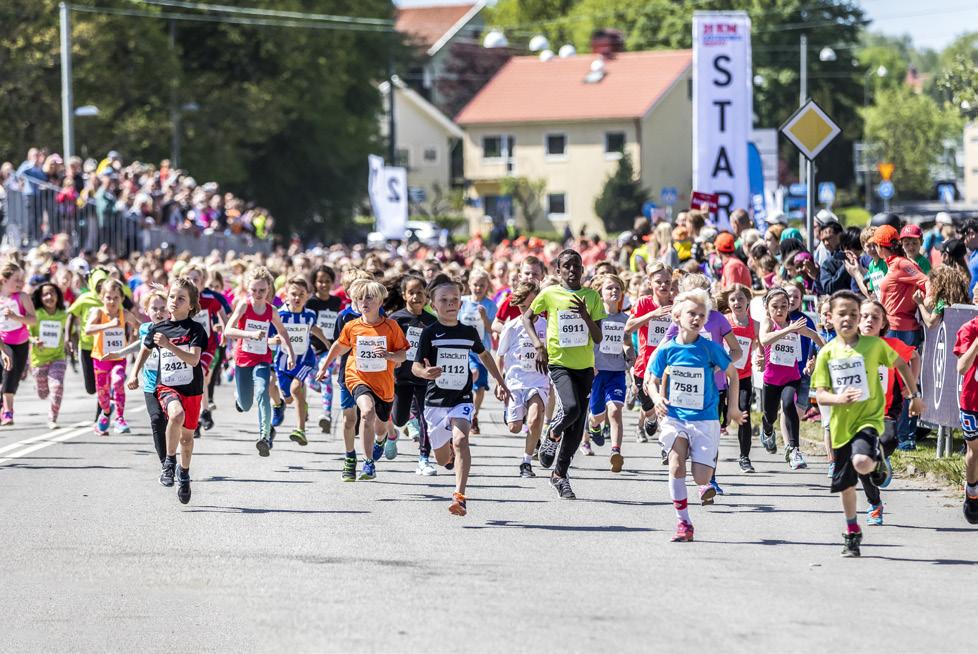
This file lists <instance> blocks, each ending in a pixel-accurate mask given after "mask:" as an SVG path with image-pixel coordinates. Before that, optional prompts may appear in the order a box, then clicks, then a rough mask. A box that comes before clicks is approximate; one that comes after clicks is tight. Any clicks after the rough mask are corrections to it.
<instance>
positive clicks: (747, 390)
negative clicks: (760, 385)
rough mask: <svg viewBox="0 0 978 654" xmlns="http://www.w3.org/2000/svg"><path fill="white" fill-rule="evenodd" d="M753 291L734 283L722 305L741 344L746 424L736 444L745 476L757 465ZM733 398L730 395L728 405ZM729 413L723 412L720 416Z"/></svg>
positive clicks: (740, 400) (742, 405) (741, 395)
mask: <svg viewBox="0 0 978 654" xmlns="http://www.w3.org/2000/svg"><path fill="white" fill-rule="evenodd" d="M750 300H751V292H750V289H749V288H747V287H746V286H744V285H743V284H732V285H731V286H730V287H729V288H727V289H726V290H725V291H724V292H723V295H722V298H721V302H722V304H724V305H726V307H727V320H728V321H729V322H730V327H731V328H732V329H733V335H734V338H736V339H737V343H738V344H739V345H740V358H738V359H737V360H736V361H734V367H735V368H737V376H738V378H739V380H740V381H739V383H738V392H737V408H739V409H740V413H741V414H742V415H743V416H744V421H743V422H741V423H740V425H739V426H738V428H737V442H738V444H739V445H740V458H739V460H738V462H739V464H740V469H741V471H742V472H745V473H753V472H755V471H754V466H753V464H752V463H751V461H750V446H751V440H752V435H753V431H752V428H751V420H750V407H751V402H752V401H753V399H754V385H753V380H752V376H753V366H752V360H753V359H752V357H751V353H752V352H757V351H758V349H759V348H760V343H759V341H758V340H757V331H758V330H757V322H756V321H755V320H754V319H753V318H751V317H750ZM731 399H732V396H731V395H730V394H729V393H728V394H727V401H728V402H729V401H730V400H731ZM725 413H726V412H725V411H723V410H721V416H722V415H724V414H725Z"/></svg>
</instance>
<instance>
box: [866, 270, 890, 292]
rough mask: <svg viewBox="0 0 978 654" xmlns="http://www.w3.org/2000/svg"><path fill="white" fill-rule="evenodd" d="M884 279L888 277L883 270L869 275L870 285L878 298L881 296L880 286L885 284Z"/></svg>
mask: <svg viewBox="0 0 978 654" xmlns="http://www.w3.org/2000/svg"><path fill="white" fill-rule="evenodd" d="M884 277H886V273H885V272H883V271H882V270H874V271H873V272H871V273H869V285H870V286H871V287H872V289H873V293H875V294H876V297H877V298H879V296H880V284H881V283H882V282H883V278H884Z"/></svg>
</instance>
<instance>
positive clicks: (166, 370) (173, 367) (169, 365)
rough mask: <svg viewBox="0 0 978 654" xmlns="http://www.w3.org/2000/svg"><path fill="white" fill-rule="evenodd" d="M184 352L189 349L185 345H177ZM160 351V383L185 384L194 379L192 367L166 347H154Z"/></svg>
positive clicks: (168, 384)
mask: <svg viewBox="0 0 978 654" xmlns="http://www.w3.org/2000/svg"><path fill="white" fill-rule="evenodd" d="M177 347H179V348H180V349H181V350H183V351H184V352H189V351H190V349H189V348H188V347H187V346H186V345H178V346H177ZM156 349H157V350H159V353H160V383H161V384H163V385H164V386H186V385H187V384H190V383H192V382H193V380H194V369H193V368H191V367H190V366H189V365H187V363H186V362H185V361H181V360H180V358H179V357H178V356H177V355H176V354H175V353H174V352H171V351H170V350H168V349H166V348H156Z"/></svg>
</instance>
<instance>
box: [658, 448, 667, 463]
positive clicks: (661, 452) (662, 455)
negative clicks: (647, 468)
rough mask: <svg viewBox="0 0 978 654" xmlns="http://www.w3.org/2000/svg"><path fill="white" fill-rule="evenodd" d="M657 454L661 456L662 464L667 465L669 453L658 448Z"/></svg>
mask: <svg viewBox="0 0 978 654" xmlns="http://www.w3.org/2000/svg"><path fill="white" fill-rule="evenodd" d="M659 456H660V457H662V461H661V463H662V465H664V466H667V465H669V453H668V452H666V451H665V450H659Z"/></svg>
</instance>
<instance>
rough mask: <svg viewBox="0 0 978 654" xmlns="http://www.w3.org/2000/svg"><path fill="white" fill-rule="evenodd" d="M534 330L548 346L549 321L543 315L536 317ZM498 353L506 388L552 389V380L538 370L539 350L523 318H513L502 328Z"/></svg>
mask: <svg viewBox="0 0 978 654" xmlns="http://www.w3.org/2000/svg"><path fill="white" fill-rule="evenodd" d="M533 328H534V329H535V330H536V333H537V338H539V339H540V342H542V343H546V342H547V320H546V319H545V318H544V317H543V316H537V321H536V322H535V323H534V325H533ZM496 353H497V354H498V355H499V356H501V357H502V358H503V368H505V370H504V371H503V373H504V375H505V378H506V386H507V387H509V389H510V390H521V389H525V388H548V387H549V385H550V378H549V377H548V376H547V375H545V374H543V373H542V372H540V371H539V370H537V367H536V349H535V348H534V347H533V342H532V341H531V340H530V336H529V335H528V334H527V333H526V330H525V329H524V328H523V319H522V318H513V319H512V320H510V321H509V322H507V323H506V326H505V327H503V332H502V334H500V335H499V347H498V348H497V349H496Z"/></svg>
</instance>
